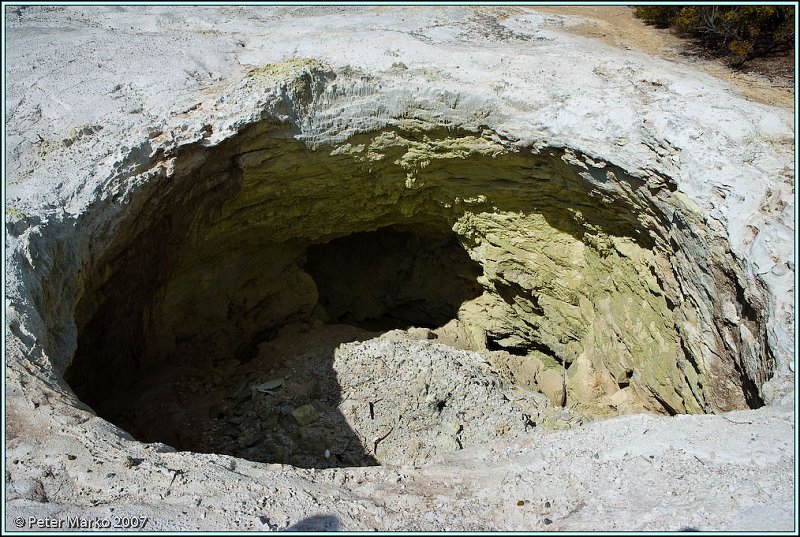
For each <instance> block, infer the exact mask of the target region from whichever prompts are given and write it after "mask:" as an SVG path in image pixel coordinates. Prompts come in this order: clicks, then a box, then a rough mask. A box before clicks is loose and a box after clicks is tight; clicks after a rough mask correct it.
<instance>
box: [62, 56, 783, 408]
mask: <svg viewBox="0 0 800 537" xmlns="http://www.w3.org/2000/svg"><path fill="white" fill-rule="evenodd" d="M272 69H273V70H277V69H278V67H274V68H272ZM320 69H322V68H321V67H320V66H319V65H315V64H309V65H302V66H301V68H300V70H299V71H298V72H297V73H293V75H292V76H294V77H295V78H291V79H290V80H289V82H287V83H286V84H287V85H288V87H290V88H292V87H293V85H297V84H302V83H303V81H304V80H306V79H309V80H314V79H318V80H328V79H330V80H334V79H336V77H337V75H336V74H335V73H332V72H324V71H320ZM251 76H260V72H258V73H256V74H251ZM297 91H299V90H297ZM309 91H310V90H309ZM318 91H319V92H324V91H325V90H324V89H319V90H318ZM299 95H301V96H302V95H303V93H302V92H299ZM298 98H300V97H298ZM301 102H302V101H301ZM269 125H270V124H267V125H264V124H259V125H257V126H256V127H252V128H250V129H248V130H247V131H245V132H243V133H242V134H240V135H238V136H237V137H234V138H231V139H230V140H228V141H226V142H224V143H222V144H221V145H220V146H218V147H214V148H208V149H200V148H192V149H187V150H185V151H187V152H189V154H190V155H191V157H184V158H191V159H193V161H194V162H195V165H194V166H193V167H189V170H190V171H186V172H184V171H181V170H182V169H183V168H184V166H183V162H184V158H182V157H181V156H180V155H178V156H177V157H176V160H175V162H174V164H172V167H173V169H174V171H173V172H172V173H170V172H169V171H164V169H165V164H164V162H163V161H160V160H156V161H154V162H153V168H152V170H153V171H151V172H150V173H151V174H153V175H156V174H159V173H161V174H163V176H164V177H165V179H167V180H169V181H170V182H171V185H170V187H169V194H167V193H160V194H159V196H158V197H157V198H155V199H148V200H144V201H143V202H142V207H143V209H142V213H140V214H138V215H134V216H127V217H125V220H124V224H122V226H121V228H120V231H119V232H118V235H116V236H115V238H114V241H113V245H112V246H111V247H110V248H109V250H108V253H107V254H106V256H105V257H104V258H101V260H99V265H98V268H100V267H102V268H101V269H100V272H101V273H102V274H105V275H107V277H108V279H107V280H100V281H90V282H87V283H88V288H87V292H86V294H85V296H84V298H83V300H82V301H81V302H80V303H79V304H78V306H77V317H76V321H77V324H78V330H79V332H80V333H81V334H82V335H81V336H80V338H79V341H78V349H77V354H76V357H75V358H74V360H73V362H72V364H73V365H72V366H71V368H70V369H69V370H68V373H67V378H68V380H69V381H70V383H71V384H72V385H73V386H74V387H75V389H76V390H77V391H78V393H79V395H80V396H81V398H82V399H83V400H85V401H87V402H89V403H90V404H92V405H93V406H95V407H99V408H102V406H103V398H104V397H105V396H104V395H103V394H104V393H108V394H114V393H118V392H119V391H120V389H121V388H122V383H124V382H125V379H126V377H127V376H128V375H130V374H132V372H134V371H136V370H140V369H142V368H147V367H154V366H157V365H158V364H160V363H164V362H166V363H170V362H194V363H208V364H213V363H216V362H219V361H221V360H226V359H237V360H240V361H241V360H244V359H246V358H247V356H248V353H250V354H252V352H253V349H255V347H256V346H257V345H258V344H259V343H260V342H261V341H262V340H266V339H268V338H269V334H271V333H274V332H275V331H277V330H278V329H279V328H280V327H281V326H282V325H284V324H287V323H295V322H305V323H309V322H312V321H315V320H316V321H322V322H325V321H335V322H340V323H341V322H349V323H353V324H358V325H362V324H364V323H367V324H369V322H372V323H373V325H374V324H375V323H378V324H379V323H380V322H381V319H384V320H390V319H394V321H390V324H389V325H388V326H386V327H387V328H391V327H392V325H391V323H392V322H394V323H399V324H398V325H397V326H400V325H402V324H403V323H405V327H408V326H429V327H437V326H442V325H444V324H445V323H446V322H448V321H449V320H450V319H452V318H458V320H459V321H460V322H462V323H464V324H466V325H467V326H469V327H472V328H473V329H476V330H480V331H482V332H483V333H485V334H486V338H487V340H488V346H489V348H490V349H504V350H507V351H509V352H511V353H513V354H517V355H520V356H531V359H532V360H537V361H538V362H540V363H541V364H542V367H543V368H545V369H547V368H551V369H555V370H562V371H564V372H565V375H564V377H565V378H566V384H565V386H566V397H565V401H564V405H565V406H567V407H570V408H579V409H581V410H582V411H585V412H587V413H590V414H594V415H598V414H600V415H603V414H608V413H615V412H618V411H621V412H631V411H655V412H663V413H670V414H674V413H687V412H689V413H697V412H704V411H719V410H723V411H724V410H731V409H737V408H747V407H748V406H751V407H757V406H760V405H761V404H762V396H761V394H760V391H759V386H760V385H762V384H763V382H764V381H765V380H766V379H767V378H769V376H770V375H771V374H772V371H773V369H774V364H773V363H772V362H773V358H772V356H771V353H770V352H769V347H768V345H767V344H766V340H765V325H764V320H763V319H761V318H759V313H758V311H759V310H758V309H757V308H756V307H754V305H753V299H752V298H750V299H748V298H746V297H745V296H744V295H743V293H742V291H741V289H740V286H741V284H740V282H739V278H740V277H741V276H737V270H738V269H737V268H736V266H735V263H734V260H733V259H732V258H730V256H728V255H726V253H725V250H724V243H723V242H722V241H721V239H719V238H717V239H715V238H714V237H713V235H709V234H708V233H703V232H700V230H701V229H704V227H703V226H704V224H703V222H702V221H701V219H700V214H699V213H698V211H697V209H696V206H694V205H693V204H692V203H691V202H690V201H688V200H687V199H686V198H685V197H683V196H681V195H680V194H678V193H676V191H675V185H674V184H673V183H672V182H671V181H670V180H669V179H667V178H662V177H658V176H654V175H653V176H648V177H646V178H643V177H636V176H633V175H630V174H629V173H627V172H625V171H624V170H622V169H620V168H618V167H616V166H614V165H613V164H610V163H607V162H602V161H599V160H597V159H591V158H589V157H586V156H582V155H580V154H578V153H576V152H575V151H570V150H556V149H546V148H545V149H532V148H530V147H525V146H522V147H520V146H518V145H514V144H513V143H511V142H509V141H507V140H506V141H503V140H501V139H500V138H499V137H498V136H497V135H496V133H494V132H493V131H491V130H487V129H484V130H483V131H481V132H479V133H470V132H467V131H465V132H462V133H453V132H448V131H446V130H442V129H440V128H438V129H437V128H434V127H426V126H424V125H416V126H414V128H413V129H411V128H409V127H408V126H406V128H405V129H404V128H403V127H402V126H401V127H398V128H395V129H391V130H384V131H381V132H379V133H377V134H364V135H358V136H355V137H352V138H349V139H348V141H347V142H345V143H344V144H340V145H335V146H332V147H331V146H327V147H319V148H317V149H308V148H307V147H305V145H304V144H303V143H299V142H294V141H285V140H282V139H280V138H277V139H276V138H275V133H274V132H272V131H270V130H269V128H268V127H269ZM273 128H274V127H273ZM277 132H278V133H282V132H284V130H282V129H280V130H278V131H277ZM199 162H202V163H203V164H202V166H200V165H199ZM348 241H349V242H348ZM467 255H468V256H469V257H467ZM459 256H460V257H459ZM469 258H471V259H472V262H470V261H469ZM426 260H427V261H426ZM96 270H97V269H91V272H94V271H96ZM100 289H104V291H103V292H102V295H99V294H98V293H99V290H100ZM320 293H323V295H324V296H320ZM98 296H102V298H99V299H98ZM720 300H722V301H723V302H722V304H728V306H727V307H728V308H730V307H733V308H734V313H733V314H735V315H737V316H739V317H738V318H740V319H741V320H740V321H738V322H737V323H736V326H735V327H734V326H731V327H728V326H726V323H729V322H730V321H729V320H728V321H726V319H725V318H724V317H723V312H722V307H723V306H722V305H721V303H720ZM729 315H730V313H729ZM120 316H121V317H122V318H125V319H131V321H130V322H126V323H124V324H121V323H119V322H118V321H117V319H119V318H120ZM364 326H365V327H367V326H366V324H364ZM373 327H374V326H373ZM743 342H746V343H747V344H745V343H743ZM746 364H759V365H758V366H757V367H755V368H753V366H752V365H751V366H750V369H748V368H747V367H748V366H747V365H746ZM115 379H116V380H115ZM553 390H555V391H556V392H557V391H558V388H557V387H555V388H552V389H551V392H552V391H553ZM126 411H127V410H126V409H120V410H117V411H115V412H116V413H117V414H119V413H120V412H122V413H124V412H126Z"/></svg>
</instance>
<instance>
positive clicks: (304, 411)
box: [292, 404, 319, 426]
mask: <svg viewBox="0 0 800 537" xmlns="http://www.w3.org/2000/svg"><path fill="white" fill-rule="evenodd" d="M292 416H294V419H296V420H297V423H299V424H300V425H303V426H306V425H310V424H312V423H314V422H315V421H317V419H319V413H318V412H317V409H316V408H314V405H312V404H308V405H303V406H301V407H298V408H295V409H294V410H292Z"/></svg>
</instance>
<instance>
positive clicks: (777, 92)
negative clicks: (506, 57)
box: [527, 6, 794, 108]
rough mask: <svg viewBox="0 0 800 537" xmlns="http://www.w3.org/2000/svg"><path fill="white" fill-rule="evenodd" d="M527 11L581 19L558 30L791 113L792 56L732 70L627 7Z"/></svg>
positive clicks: (546, 8)
mask: <svg viewBox="0 0 800 537" xmlns="http://www.w3.org/2000/svg"><path fill="white" fill-rule="evenodd" d="M527 9H533V10H535V11H539V12H542V13H549V14H552V15H568V16H573V17H581V18H583V19H585V20H586V22H584V23H582V24H579V25H575V26H568V27H566V26H565V27H564V28H563V29H564V30H565V31H568V32H571V33H574V34H576V35H580V36H582V37H590V38H595V39H600V40H602V41H603V42H604V43H607V44H609V45H612V46H614V47H618V48H624V49H626V50H637V51H639V52H644V53H646V54H650V55H652V56H656V57H658V58H662V59H665V60H668V61H673V62H683V63H690V64H692V65H693V66H695V67H697V68H698V69H701V70H702V71H705V72H706V73H708V74H710V75H712V76H714V77H716V78H719V79H720V80H723V81H725V82H728V83H731V84H733V85H734V86H736V88H737V89H738V90H739V91H740V92H741V94H742V95H743V96H744V97H745V98H747V99H749V100H751V101H754V102H759V103H764V104H769V105H773V106H781V107H784V108H794V69H793V66H794V55H793V54H791V53H790V54H788V55H783V56H775V57H771V58H757V59H754V60H752V61H750V62H747V64H745V65H744V66H743V68H741V69H733V68H731V67H729V66H728V65H727V64H725V63H724V62H723V61H722V60H718V59H713V58H708V57H703V56H702V55H701V53H700V52H699V51H697V50H695V49H694V47H693V45H692V43H691V41H689V40H686V39H682V38H680V37H678V36H676V35H675V34H674V33H672V31H670V30H669V29H659V28H655V27H654V26H650V25H648V24H645V23H644V22H643V21H641V20H639V19H637V18H635V17H634V16H633V9H634V8H633V7H630V6H535V7H530V8H527Z"/></svg>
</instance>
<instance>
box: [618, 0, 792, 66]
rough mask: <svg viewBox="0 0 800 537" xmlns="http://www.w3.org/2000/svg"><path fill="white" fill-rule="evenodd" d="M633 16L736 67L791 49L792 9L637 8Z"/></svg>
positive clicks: (768, 7)
mask: <svg viewBox="0 0 800 537" xmlns="http://www.w3.org/2000/svg"><path fill="white" fill-rule="evenodd" d="M634 16H635V17H637V18H640V19H642V20H644V21H645V22H648V23H651V24H655V25H656V26H660V27H662V28H668V27H671V28H674V29H675V31H676V32H677V33H678V34H680V35H684V36H687V37H691V38H694V39H696V40H697V42H698V43H699V44H700V45H702V46H703V47H704V48H705V49H706V50H707V51H709V52H711V53H713V54H717V55H722V56H728V57H730V58H731V59H732V60H733V62H734V63H738V64H741V63H744V62H745V61H747V60H749V59H752V58H755V57H758V56H766V55H769V54H771V53H774V52H777V51H780V50H788V49H791V48H793V47H794V6H763V5H762V6H758V5H749V6H732V5H726V6H638V7H636V9H635V11H634Z"/></svg>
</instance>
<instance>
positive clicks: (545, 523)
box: [542, 518, 553, 526]
mask: <svg viewBox="0 0 800 537" xmlns="http://www.w3.org/2000/svg"><path fill="white" fill-rule="evenodd" d="M542 522H544V525H545V526H549V525H550V524H552V523H553V521H552V520H550V519H549V518H545V519H544V520H542Z"/></svg>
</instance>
